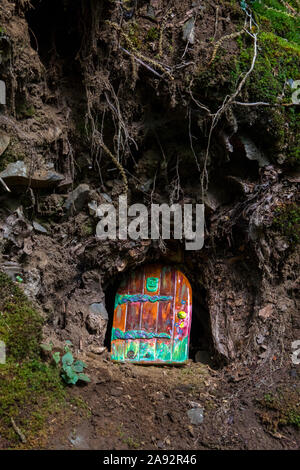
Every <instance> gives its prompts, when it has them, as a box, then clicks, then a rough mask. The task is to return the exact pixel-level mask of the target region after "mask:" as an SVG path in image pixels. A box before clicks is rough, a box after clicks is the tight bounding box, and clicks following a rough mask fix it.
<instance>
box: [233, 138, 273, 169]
mask: <svg viewBox="0 0 300 470" xmlns="http://www.w3.org/2000/svg"><path fill="white" fill-rule="evenodd" d="M239 139H240V141H241V142H242V144H243V146H244V150H245V154H246V157H247V158H248V159H249V160H256V161H257V162H258V164H259V166H260V167H262V166H267V165H269V163H270V162H269V160H268V159H267V157H266V156H265V155H264V154H263V153H262V152H261V151H260V150H259V149H258V148H257V147H256V145H255V143H254V142H253V141H252V140H251V139H250V138H249V137H248V136H245V135H239Z"/></svg>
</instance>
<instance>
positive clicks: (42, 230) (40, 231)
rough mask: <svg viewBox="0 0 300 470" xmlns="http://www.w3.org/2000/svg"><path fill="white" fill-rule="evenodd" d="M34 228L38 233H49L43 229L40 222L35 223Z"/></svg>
mask: <svg viewBox="0 0 300 470" xmlns="http://www.w3.org/2000/svg"><path fill="white" fill-rule="evenodd" d="M32 225H33V228H34V230H35V231H36V232H39V233H48V230H47V229H46V228H45V227H43V226H42V225H40V224H39V223H38V222H33V224H32Z"/></svg>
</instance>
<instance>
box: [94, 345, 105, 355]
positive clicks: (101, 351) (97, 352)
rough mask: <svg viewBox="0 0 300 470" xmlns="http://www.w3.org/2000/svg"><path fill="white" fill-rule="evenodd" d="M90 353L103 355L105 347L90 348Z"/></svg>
mask: <svg viewBox="0 0 300 470" xmlns="http://www.w3.org/2000/svg"><path fill="white" fill-rule="evenodd" d="M90 351H91V353H93V354H103V353H104V351H106V347H105V346H91V347H90Z"/></svg>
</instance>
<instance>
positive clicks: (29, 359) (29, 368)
mask: <svg viewBox="0 0 300 470" xmlns="http://www.w3.org/2000/svg"><path fill="white" fill-rule="evenodd" d="M42 324H43V320H42V318H41V316H40V315H39V313H38V312H37V311H36V310H35V308H34V307H33V306H32V304H31V303H30V302H29V300H28V299H27V298H26V296H25V295H24V293H23V292H22V291H21V289H20V288H19V287H18V286H17V285H16V284H15V283H14V282H12V281H11V280H10V279H9V278H8V277H7V276H6V275H4V274H2V273H0V339H1V340H2V341H4V342H5V344H6V347H7V351H6V352H7V362H6V364H0V434H1V436H2V437H3V438H6V439H7V440H8V441H9V443H10V445H11V446H15V445H16V443H18V442H19V437H18V436H17V435H16V433H15V432H14V430H13V429H12V425H11V418H14V419H15V421H16V422H17V424H18V426H19V427H20V429H22V431H23V432H24V433H25V435H26V438H29V439H30V438H31V437H32V436H34V435H35V434H36V433H38V432H39V431H40V430H41V429H42V428H43V426H44V424H45V422H46V420H47V418H48V416H49V414H51V413H53V412H55V411H57V410H58V409H59V407H61V406H62V405H63V403H64V400H65V389H64V385H63V384H62V382H61V379H60V377H59V371H58V370H57V369H56V368H55V367H52V366H50V365H48V364H46V363H44V362H43V361H42V360H41V358H40V354H39V352H40V342H41V336H42Z"/></svg>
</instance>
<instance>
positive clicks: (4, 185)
mask: <svg viewBox="0 0 300 470" xmlns="http://www.w3.org/2000/svg"><path fill="white" fill-rule="evenodd" d="M0 183H1V184H2V186H3V187H4V189H5V190H6V191H7V192H8V193H10V192H11V190H10V189H9V187H8V186H7V184H6V183H5V181H3V179H2V178H1V176H0Z"/></svg>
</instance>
